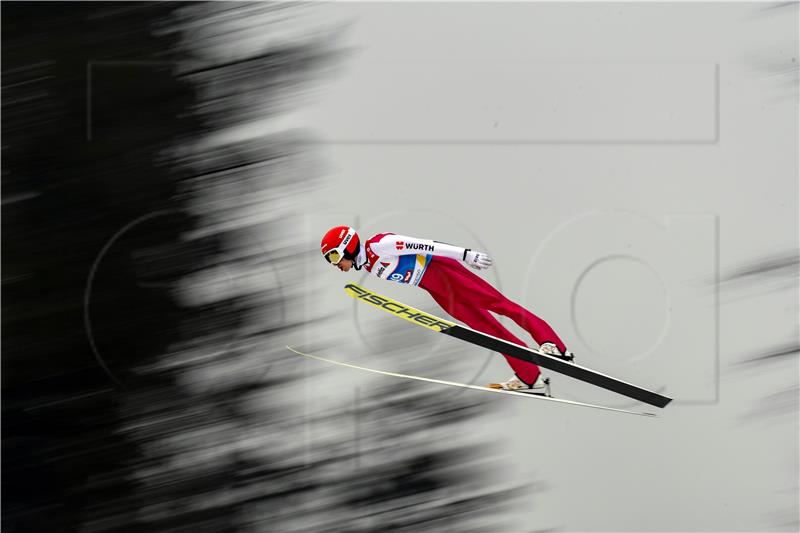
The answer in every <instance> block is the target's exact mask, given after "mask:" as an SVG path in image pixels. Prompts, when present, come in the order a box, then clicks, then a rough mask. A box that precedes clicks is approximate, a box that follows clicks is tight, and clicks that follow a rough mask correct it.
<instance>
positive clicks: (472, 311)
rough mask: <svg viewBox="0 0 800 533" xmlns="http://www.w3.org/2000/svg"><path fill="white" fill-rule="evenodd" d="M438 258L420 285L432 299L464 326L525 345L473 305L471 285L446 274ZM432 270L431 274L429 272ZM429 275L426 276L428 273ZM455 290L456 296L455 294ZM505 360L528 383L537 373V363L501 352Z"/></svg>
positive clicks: (495, 320) (529, 383) (430, 266)
mask: <svg viewBox="0 0 800 533" xmlns="http://www.w3.org/2000/svg"><path fill="white" fill-rule="evenodd" d="M436 259H437V260H438V259H440V258H436ZM437 262H438V261H434V262H432V263H431V264H430V265H429V266H428V271H427V272H426V273H425V277H424V278H423V280H424V281H425V283H420V286H421V287H422V288H423V289H425V290H426V291H428V292H429V293H430V295H431V296H432V297H433V299H434V300H435V301H436V303H438V304H439V305H440V306H441V307H442V309H444V310H445V312H447V314H449V315H450V316H452V317H453V318H455V319H456V320H460V321H462V322H464V323H465V324H466V325H467V326H469V327H471V328H472V329H475V330H477V331H480V332H482V333H488V334H489V335H494V336H495V337H497V338H500V339H503V340H506V341H509V342H513V343H514V344H519V345H520V346H525V343H524V342H522V341H521V340H520V339H518V338H517V337H515V336H514V335H513V334H512V333H511V332H510V331H508V330H507V329H506V328H504V327H503V325H502V324H500V322H498V321H497V319H496V318H495V317H493V316H492V314H491V313H489V312H488V311H486V310H484V309H481V307H480V306H473V305H472V302H471V301H470V295H471V293H472V290H471V287H470V286H469V284H468V283H465V281H466V282H468V281H469V280H468V278H467V279H466V280H464V279H461V278H459V277H458V276H450V275H448V273H447V272H446V271H443V270H440V269H439V268H438V267H437V266H434V265H436V263H437ZM430 274H433V275H430ZM429 275H430V276H429ZM456 294H458V298H456V297H455V295H456ZM503 356H504V357H505V358H506V361H508V364H509V365H510V366H511V368H512V369H513V370H514V372H515V373H516V374H517V377H518V378H519V379H520V380H522V381H523V382H524V383H527V384H528V385H531V384H533V383H535V382H536V379H537V378H538V377H539V373H540V371H539V367H538V366H536V365H535V364H533V363H528V362H526V361H522V360H520V359H517V358H515V357H511V356H508V355H505V354H503Z"/></svg>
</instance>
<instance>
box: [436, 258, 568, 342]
mask: <svg viewBox="0 0 800 533" xmlns="http://www.w3.org/2000/svg"><path fill="white" fill-rule="evenodd" d="M438 259H440V258H437V262H438ZM445 261H446V262H445V263H444V264H443V265H442V266H443V267H444V268H445V269H447V273H448V274H449V278H451V279H454V280H458V285H459V286H460V287H465V288H467V287H468V290H469V302H470V305H475V306H478V307H481V308H483V309H487V310H489V311H492V312H493V313H497V314H498V315H502V316H507V317H508V318H510V319H511V320H513V321H514V322H516V323H517V324H518V325H519V327H521V328H522V329H524V330H525V331H527V332H528V333H530V335H531V337H533V340H535V341H536V343H537V344H539V345H541V344H544V343H545V342H552V343H554V344H555V345H556V346H557V347H558V349H559V350H560V351H561V352H562V353H563V352H564V350H566V346H565V345H564V343H563V342H562V341H561V339H560V338H559V336H558V335H557V334H556V332H555V331H553V328H551V327H550V325H549V324H548V323H547V322H545V321H544V320H542V319H541V318H539V317H538V316H536V315H534V314H533V313H531V312H530V311H528V310H527V309H525V308H524V307H522V306H521V305H519V304H517V303H515V302H512V301H511V300H509V299H508V298H506V297H505V296H503V294H502V293H500V291H498V290H497V289H495V288H494V287H492V286H491V285H490V284H489V283H488V282H486V281H485V280H484V279H483V278H481V277H479V276H476V275H475V274H473V273H472V272H470V271H469V269H467V268H466V267H464V265H462V264H461V263H459V262H458V261H455V260H452V259H446V260H445Z"/></svg>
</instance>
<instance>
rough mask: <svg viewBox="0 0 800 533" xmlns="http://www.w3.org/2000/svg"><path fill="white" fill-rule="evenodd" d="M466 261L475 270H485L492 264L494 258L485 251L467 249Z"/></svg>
mask: <svg viewBox="0 0 800 533" xmlns="http://www.w3.org/2000/svg"><path fill="white" fill-rule="evenodd" d="M464 262H465V263H466V264H468V265H469V266H471V267H472V268H474V269H475V270H484V269H487V268H489V267H490V266H492V258H491V257H489V255H488V254H485V253H483V252H476V251H475V250H467V251H466V253H464Z"/></svg>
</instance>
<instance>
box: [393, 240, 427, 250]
mask: <svg viewBox="0 0 800 533" xmlns="http://www.w3.org/2000/svg"><path fill="white" fill-rule="evenodd" d="M397 244H402V243H400V242H398V243H397ZM405 244H406V250H424V251H426V252H432V251H433V245H432V244H425V243H413V242H407V243H405ZM398 249H399V248H398Z"/></svg>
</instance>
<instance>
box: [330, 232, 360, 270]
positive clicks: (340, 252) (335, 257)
mask: <svg viewBox="0 0 800 533" xmlns="http://www.w3.org/2000/svg"><path fill="white" fill-rule="evenodd" d="M320 245H321V246H322V255H323V257H325V259H327V261H328V262H329V263H331V264H333V265H336V264H338V263H339V261H341V260H342V258H345V259H350V260H354V259H355V258H356V256H357V255H358V250H359V248H360V245H361V243H360V241H359V239H358V233H356V230H355V228H351V227H350V226H336V227H335V228H331V229H329V230H328V232H327V233H326V234H325V235H324V236H323V237H322V242H321V243H320Z"/></svg>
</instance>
